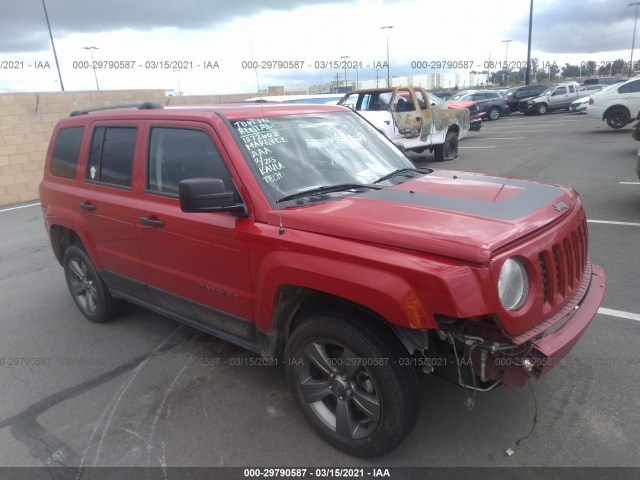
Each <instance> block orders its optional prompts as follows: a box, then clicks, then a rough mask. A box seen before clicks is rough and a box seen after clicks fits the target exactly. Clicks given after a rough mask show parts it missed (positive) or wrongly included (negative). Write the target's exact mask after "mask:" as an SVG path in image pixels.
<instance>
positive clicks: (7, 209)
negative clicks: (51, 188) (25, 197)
mask: <svg viewBox="0 0 640 480" xmlns="http://www.w3.org/2000/svg"><path fill="white" fill-rule="evenodd" d="M37 205H40V202H38V203H30V204H29V205H19V206H17V207H9V208H3V209H2V210H0V213H2V212H10V211H11V210H18V209H20V208H27V207H35V206H37Z"/></svg>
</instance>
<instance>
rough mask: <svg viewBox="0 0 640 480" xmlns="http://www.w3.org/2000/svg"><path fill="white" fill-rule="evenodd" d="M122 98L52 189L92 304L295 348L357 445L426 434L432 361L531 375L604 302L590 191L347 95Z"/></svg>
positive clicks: (448, 373)
mask: <svg viewBox="0 0 640 480" xmlns="http://www.w3.org/2000/svg"><path fill="white" fill-rule="evenodd" d="M118 107H128V108H115V107H114V108H109V109H105V108H101V109H94V110H85V111H77V112H73V113H72V114H71V116H70V117H69V118H65V119H63V120H61V121H60V122H59V123H58V125H57V126H56V128H55V131H54V133H53V137H52V140H51V144H50V146H49V150H48V152H47V158H46V163H45V169H44V179H43V181H42V183H41V185H40V195H41V199H42V209H43V212H44V218H45V223H46V228H47V231H48V233H49V236H50V238H51V244H52V247H53V251H54V253H55V255H56V257H57V259H58V261H59V262H60V264H61V265H62V266H63V267H64V273H65V277H66V281H67V284H68V286H69V290H70V292H71V296H72V297H73V299H74V301H75V303H76V304H77V306H78V308H79V309H80V311H81V312H82V313H83V314H84V315H85V316H86V317H87V318H88V319H89V320H91V321H93V322H105V321H107V320H109V319H111V318H113V317H115V316H116V315H118V314H119V313H121V312H122V309H123V307H124V305H125V302H133V303H135V304H138V305H142V306H144V307H146V308H148V309H150V310H153V311H155V312H157V313H160V314H162V315H166V316H169V317H171V318H174V319H176V320H178V321H180V322H184V323H186V324H188V325H191V326H193V327H195V328H197V329H200V330H203V331H205V332H208V333H210V334H212V335H215V336H217V337H220V338H222V339H224V340H226V341H229V342H232V343H235V344H238V345H241V346H243V347H245V348H247V349H250V350H253V351H255V352H258V353H259V354H261V355H263V356H264V357H266V358H269V359H271V360H273V361H274V362H282V363H283V364H284V366H285V370H286V374H287V379H288V383H289V385H290V387H291V389H292V392H293V395H294V397H295V398H296V401H297V402H298V404H299V406H300V408H301V409H302V411H303V412H304V414H305V416H306V417H307V418H308V419H309V421H310V422H311V424H312V425H313V427H314V428H315V429H316V430H317V431H318V433H319V434H320V435H321V436H322V437H324V438H325V439H326V440H327V441H329V442H330V443H331V444H333V445H334V446H335V447H337V448H339V449H341V450H343V451H345V452H347V453H349V454H352V455H357V456H363V457H366V456H374V455H380V454H383V453H385V452H388V451H390V450H391V449H393V448H394V447H395V446H397V445H398V444H399V443H400V442H401V441H402V439H403V438H404V437H405V436H406V435H407V434H408V432H409V431H410V430H411V428H412V426H413V425H414V424H415V422H416V418H417V416H418V412H419V407H420V403H421V401H420V388H419V386H418V378H417V372H420V371H423V372H425V373H431V372H433V373H435V374H438V375H441V376H443V377H445V378H448V379H450V380H452V381H454V382H455V383H457V384H459V385H461V386H462V387H464V388H466V389H471V390H476V391H485V390H488V389H491V388H493V387H495V386H496V385H499V384H504V385H509V386H515V387H522V386H525V385H526V383H527V381H528V380H529V379H530V378H539V377H542V376H543V375H545V374H546V373H547V372H548V371H549V370H551V369H552V368H553V367H554V366H555V365H556V364H557V362H558V361H559V360H560V359H562V358H563V357H564V356H566V355H567V354H568V353H569V351H570V350H571V348H572V347H573V346H574V345H575V343H576V342H577V341H578V339H579V337H580V336H581V335H582V334H583V333H584V331H585V329H586V328H587V327H588V325H589V323H590V322H591V320H592V319H593V317H594V316H595V314H596V312H597V310H598V307H599V305H600V303H601V301H602V298H603V295H604V290H605V288H604V287H605V275H604V272H603V270H602V269H601V268H599V267H597V266H595V265H592V264H591V263H590V262H589V260H588V257H587V244H588V239H587V223H586V220H585V214H584V211H583V208H582V203H581V201H580V198H579V196H578V194H577V193H576V192H575V191H574V190H573V189H571V188H566V187H561V186H556V185H550V184H544V183H538V182H532V181H525V180H516V179H511V178H497V177H492V176H486V175H480V174H473V173H465V172H454V171H446V170H431V169H427V168H417V167H416V165H414V164H413V163H412V162H411V161H410V160H409V159H408V158H407V157H406V156H405V155H404V154H403V153H402V152H401V151H400V150H399V149H398V148H397V147H396V146H394V145H393V144H392V143H391V142H390V141H389V140H387V139H386V137H385V136H384V135H382V134H381V133H380V132H378V131H377V130H376V129H375V128H373V127H372V126H371V125H370V124H368V123H367V122H366V121H364V120H363V119H361V118H360V117H359V116H358V115H357V114H356V113H354V112H352V111H350V110H349V109H347V108H344V107H339V106H328V105H302V104H296V105H293V104H242V105H239V104H226V105H217V106H206V107H197V108H177V109H169V108H167V109H165V108H162V107H160V106H159V105H155V104H148V103H145V104H140V105H133V106H132V105H127V106H118ZM98 110H104V111H98ZM417 367H420V368H417Z"/></svg>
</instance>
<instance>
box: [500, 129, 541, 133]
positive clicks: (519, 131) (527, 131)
mask: <svg viewBox="0 0 640 480" xmlns="http://www.w3.org/2000/svg"><path fill="white" fill-rule="evenodd" d="M548 131H549V130H503V131H502V132H496V133H538V132H548Z"/></svg>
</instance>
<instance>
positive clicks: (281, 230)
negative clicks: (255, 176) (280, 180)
mask: <svg viewBox="0 0 640 480" xmlns="http://www.w3.org/2000/svg"><path fill="white" fill-rule="evenodd" d="M249 46H250V47H251V56H252V57H253V60H254V62H253V71H254V73H255V75H256V86H257V87H258V95H259V96H260V98H262V91H261V90H260V79H259V78H258V61H257V60H256V55H255V53H254V52H253V40H252V39H251V37H249ZM260 109H261V110H262V112H263V115H264V102H260ZM273 191H274V192H275V194H276V210H277V211H278V223H279V224H280V228H279V229H278V235H283V234H284V225H282V214H281V213H280V199H279V198H278V188H277V187H276V186H275V185H274V186H273Z"/></svg>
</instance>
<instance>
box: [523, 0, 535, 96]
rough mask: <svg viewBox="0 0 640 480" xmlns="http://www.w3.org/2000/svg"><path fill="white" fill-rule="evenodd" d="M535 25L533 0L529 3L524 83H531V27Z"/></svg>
mask: <svg viewBox="0 0 640 480" xmlns="http://www.w3.org/2000/svg"><path fill="white" fill-rule="evenodd" d="M532 26H533V0H531V3H530V5H529V41H528V42H527V69H526V70H525V74H524V84H525V85H529V80H530V79H531V27H532Z"/></svg>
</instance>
